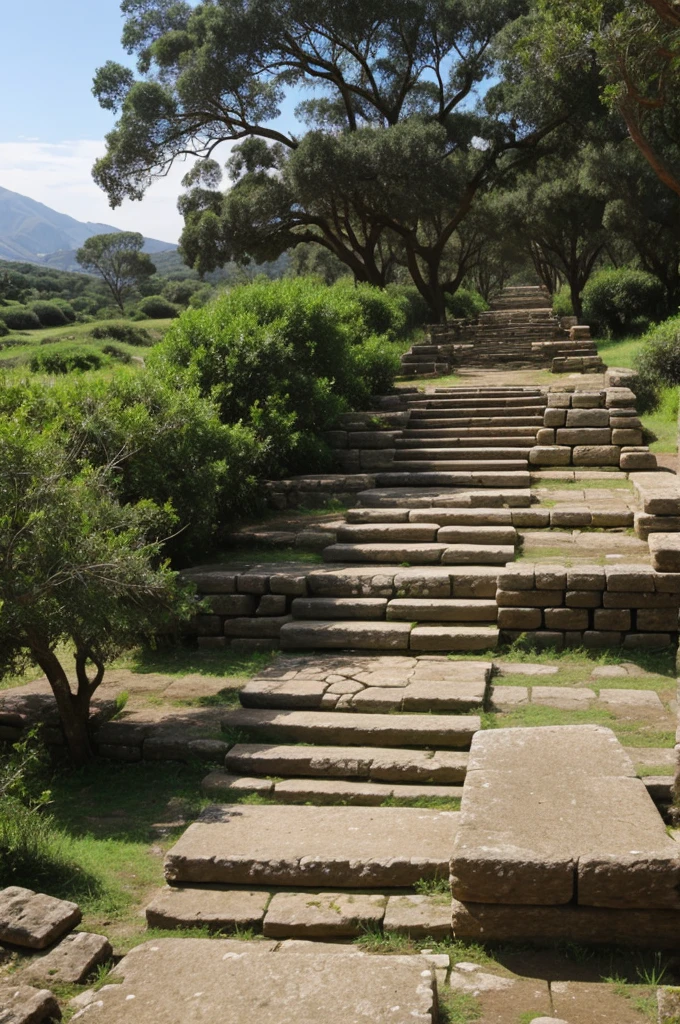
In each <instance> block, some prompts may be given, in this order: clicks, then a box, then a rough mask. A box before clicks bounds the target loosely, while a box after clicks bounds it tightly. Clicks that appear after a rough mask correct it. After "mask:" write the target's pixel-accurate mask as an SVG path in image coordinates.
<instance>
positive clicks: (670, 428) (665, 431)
mask: <svg viewBox="0 0 680 1024" xmlns="http://www.w3.org/2000/svg"><path fill="white" fill-rule="evenodd" d="M679 395H680V392H679V391H678V388H664V389H663V391H662V393H661V404H660V405H659V408H658V409H657V410H656V411H655V412H652V413H648V414H646V415H644V416H641V417H640V418H641V420H642V425H643V426H644V427H645V429H646V430H648V431H651V433H652V434H654V435H655V437H656V440H655V441H652V440H651V438H650V439H649V447H650V449H651V451H653V452H671V453H674V452H677V450H678V396H679Z"/></svg>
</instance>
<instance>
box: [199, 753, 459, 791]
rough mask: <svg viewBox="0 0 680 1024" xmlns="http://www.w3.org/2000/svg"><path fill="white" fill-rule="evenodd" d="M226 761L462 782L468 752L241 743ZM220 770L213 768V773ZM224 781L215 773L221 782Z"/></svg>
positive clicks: (304, 772) (395, 779)
mask: <svg viewBox="0 0 680 1024" xmlns="http://www.w3.org/2000/svg"><path fill="white" fill-rule="evenodd" d="M224 763H225V767H226V769H227V771H228V772H231V773H235V774H245V775H260V776H262V775H264V776H273V777H288V776H292V777H297V776H305V777H310V778H320V779H329V778H330V779H363V780H364V781H366V782H380V783H393V784H394V783H398V784H399V785H406V784H409V785H411V784H413V785H416V784H417V785H419V786H421V787H428V786H430V785H438V786H459V785H460V784H461V783H462V782H463V781H464V779H465V773H466V771H467V763H468V754H467V753H466V752H465V751H458V750H440V751H436V750H407V749H399V748H394V747H356V746H355V747H341V746H329V745H323V746H304V745H300V746H298V745H294V744H293V745H290V744H287V745H286V744H283V745H282V744H272V743H237V744H235V745H234V746H233V747H231V748H230V750H229V752H228V753H227V755H226V757H225V760H224ZM218 774H220V773H217V772H213V773H212V774H211V776H208V778H212V776H217V775H218ZM221 774H224V773H221ZM218 784H219V780H217V779H215V780H214V785H215V787H217V786H218ZM227 785H228V784H227V783H224V786H227ZM204 788H205V787H204ZM209 791H210V792H211V793H217V792H218V789H217V788H212V783H211V788H210V789H209ZM428 792H430V790H428Z"/></svg>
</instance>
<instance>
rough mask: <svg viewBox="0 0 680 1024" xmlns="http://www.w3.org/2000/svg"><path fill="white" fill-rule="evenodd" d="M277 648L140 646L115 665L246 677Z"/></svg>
mask: <svg viewBox="0 0 680 1024" xmlns="http://www.w3.org/2000/svg"><path fill="white" fill-rule="evenodd" d="M277 654H278V651H234V650H231V649H230V648H228V647H226V648H223V649H222V650H219V649H218V650H205V651H204V650H196V649H194V648H189V647H168V648H157V649H155V650H153V649H152V648H148V647H142V648H138V649H137V650H135V651H132V652H131V653H130V654H128V655H125V656H124V657H123V658H120V659H119V660H118V661H117V662H116V663H115V666H112V667H116V668H126V669H129V670H130V671H131V672H136V673H139V674H140V675H141V674H144V673H145V672H154V673H159V674H162V675H168V676H180V677H181V676H185V675H203V676H217V677H218V678H220V679H250V678H251V677H252V676H254V675H256V674H257V673H258V672H260V671H261V670H262V669H264V668H267V666H268V665H270V664H271V662H272V661H273V659H274V657H275V656H276V655H277Z"/></svg>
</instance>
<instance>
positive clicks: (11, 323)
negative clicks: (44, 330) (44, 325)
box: [0, 306, 40, 331]
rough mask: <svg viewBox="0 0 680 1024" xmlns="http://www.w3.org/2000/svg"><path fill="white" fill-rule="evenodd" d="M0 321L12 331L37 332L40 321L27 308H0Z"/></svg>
mask: <svg viewBox="0 0 680 1024" xmlns="http://www.w3.org/2000/svg"><path fill="white" fill-rule="evenodd" d="M0 320H2V321H3V323H4V324H5V326H6V327H9V329H10V330H12V331H37V330H39V329H40V321H39V320H38V317H37V316H36V314H35V313H34V312H33V310H32V309H28V307H27V306H0Z"/></svg>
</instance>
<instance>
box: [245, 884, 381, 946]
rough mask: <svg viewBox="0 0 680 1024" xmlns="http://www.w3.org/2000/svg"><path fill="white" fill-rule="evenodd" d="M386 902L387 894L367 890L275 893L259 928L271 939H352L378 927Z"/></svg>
mask: <svg viewBox="0 0 680 1024" xmlns="http://www.w3.org/2000/svg"><path fill="white" fill-rule="evenodd" d="M386 904H387V897H386V896H379V895H369V894H367V893H346V892H344V893H343V892H323V893H307V892H305V893H302V892H277V893H275V894H274V897H273V899H272V901H271V903H270V904H269V907H268V908H267V914H266V916H265V919H264V925H263V929H262V930H263V933H264V935H265V936H267V938H270V939H283V938H286V939H287V938H294V937H296V936H303V937H307V938H313V937H315V936H320V937H324V938H353V937H355V936H357V935H361V934H362V932H364V931H365V930H366V929H367V928H379V927H380V925H381V924H382V920H383V917H384V915H385V906H386Z"/></svg>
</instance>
